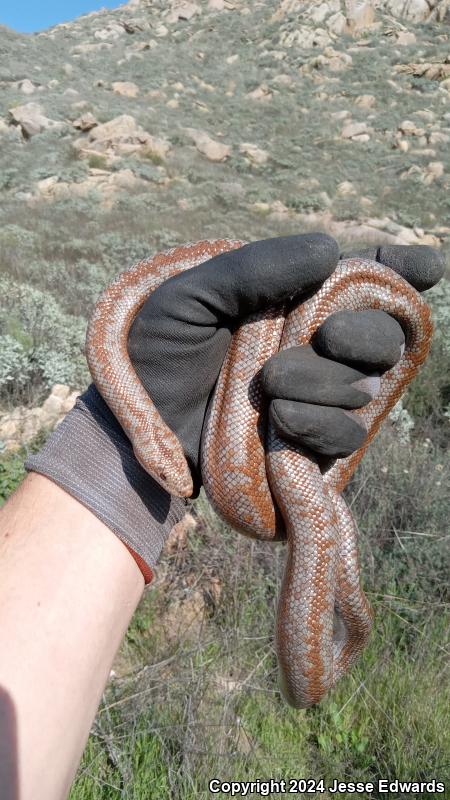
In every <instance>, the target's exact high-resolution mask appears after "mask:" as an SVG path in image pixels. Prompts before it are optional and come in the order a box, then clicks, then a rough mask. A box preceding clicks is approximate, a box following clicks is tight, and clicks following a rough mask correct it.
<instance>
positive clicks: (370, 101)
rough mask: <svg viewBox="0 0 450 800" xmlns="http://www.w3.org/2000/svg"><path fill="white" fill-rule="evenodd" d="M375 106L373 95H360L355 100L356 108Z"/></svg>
mask: <svg viewBox="0 0 450 800" xmlns="http://www.w3.org/2000/svg"><path fill="white" fill-rule="evenodd" d="M374 105H375V96H374V95H373V94H360V95H359V97H357V98H356V100H355V106H359V108H373V106H374Z"/></svg>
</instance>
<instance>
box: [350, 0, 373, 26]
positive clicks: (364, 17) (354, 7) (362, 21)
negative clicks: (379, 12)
mask: <svg viewBox="0 0 450 800" xmlns="http://www.w3.org/2000/svg"><path fill="white" fill-rule="evenodd" d="M373 6H374V3H373V1H372V2H370V0H369V1H368V2H365V3H361V2H356V1H355V0H347V2H346V4H345V7H346V13H347V21H348V29H349V31H350V33H352V34H355V33H359V32H360V31H363V30H365V29H366V28H369V27H370V26H371V25H373V24H374V22H375V10H374V7H373Z"/></svg>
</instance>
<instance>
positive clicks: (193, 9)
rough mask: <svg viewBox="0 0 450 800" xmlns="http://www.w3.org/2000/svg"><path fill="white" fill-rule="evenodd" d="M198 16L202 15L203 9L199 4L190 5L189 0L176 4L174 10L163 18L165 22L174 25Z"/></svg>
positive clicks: (181, 0) (163, 15) (171, 9)
mask: <svg viewBox="0 0 450 800" xmlns="http://www.w3.org/2000/svg"><path fill="white" fill-rule="evenodd" d="M196 14H201V8H200V6H199V5H197V3H190V2H188V0H180V2H176V3H174V5H173V6H172V8H170V9H169V11H167V12H166V13H165V14H162V15H161V16H162V17H164V19H165V22H169V23H174V22H178V20H179V19H183V20H189V19H192V17H194V16H195V15H196Z"/></svg>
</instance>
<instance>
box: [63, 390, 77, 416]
mask: <svg viewBox="0 0 450 800" xmlns="http://www.w3.org/2000/svg"><path fill="white" fill-rule="evenodd" d="M79 396H80V392H76V391H75V392H71V393H70V394H69V395H68V397H66V399H65V400H64V402H63V404H62V408H61V411H62V412H63V413H64V414H68V413H69V411H70V410H71V409H72V408H73V407H74V405H75V403H76V400H77V397H79Z"/></svg>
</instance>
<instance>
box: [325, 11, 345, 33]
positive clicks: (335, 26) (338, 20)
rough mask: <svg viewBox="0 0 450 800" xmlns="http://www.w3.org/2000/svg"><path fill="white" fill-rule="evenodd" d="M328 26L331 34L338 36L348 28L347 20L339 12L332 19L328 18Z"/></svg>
mask: <svg viewBox="0 0 450 800" xmlns="http://www.w3.org/2000/svg"><path fill="white" fill-rule="evenodd" d="M326 24H327V28H328V30H329V31H330V33H335V34H336V35H337V36H340V35H341V33H344V31H345V29H346V27H347V20H346V18H345V16H344V14H343V13H342V11H337V12H336V14H332V15H331V17H328V19H327V23H326Z"/></svg>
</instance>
